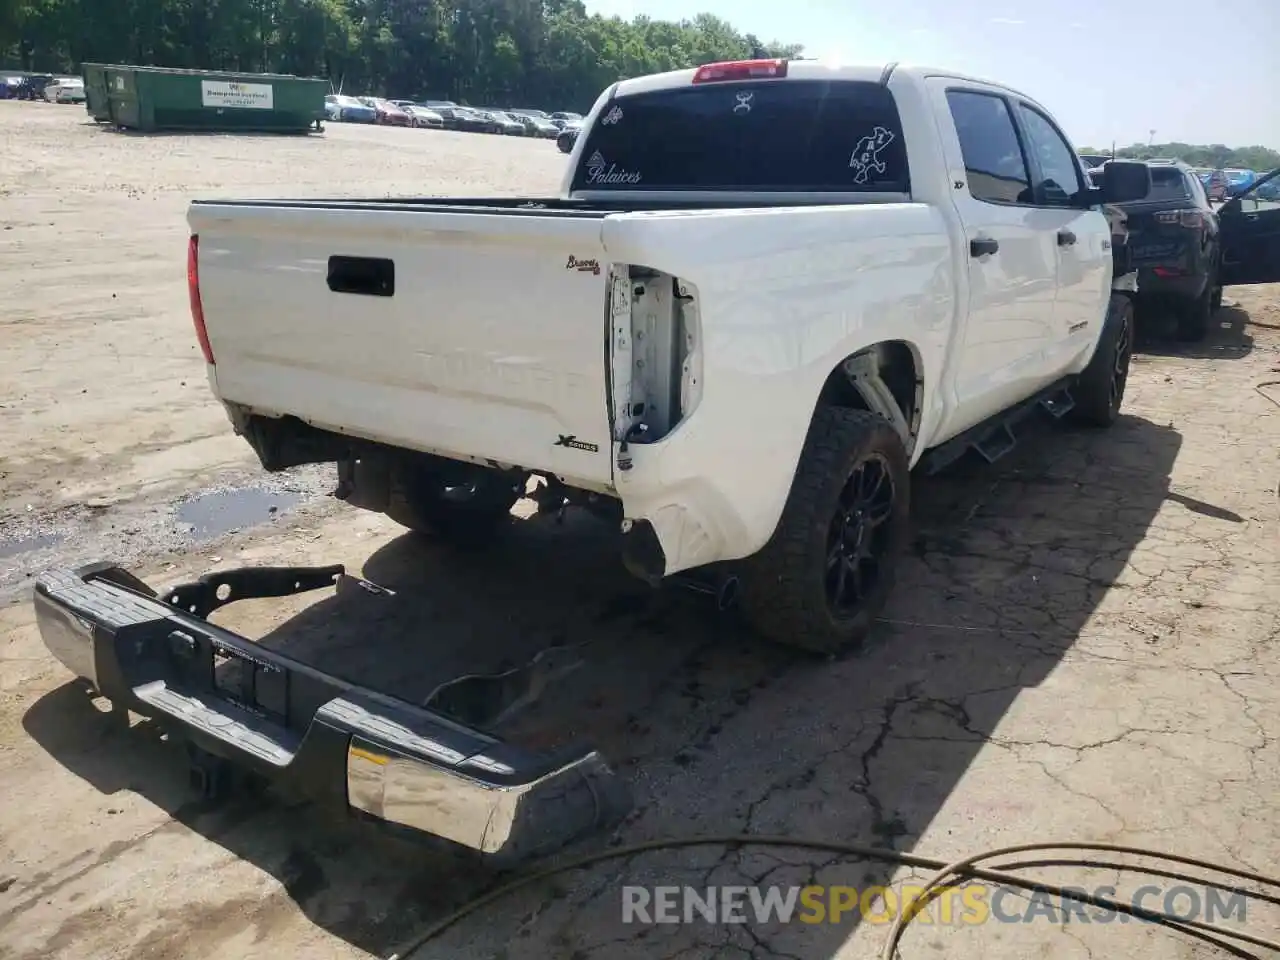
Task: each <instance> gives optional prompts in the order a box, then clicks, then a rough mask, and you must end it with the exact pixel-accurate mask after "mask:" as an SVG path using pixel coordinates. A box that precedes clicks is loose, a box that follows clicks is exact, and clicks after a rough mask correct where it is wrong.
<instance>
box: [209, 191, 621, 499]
mask: <svg viewBox="0 0 1280 960" xmlns="http://www.w3.org/2000/svg"><path fill="white" fill-rule="evenodd" d="M188 222H189V224H190V226H191V231H192V233H193V234H195V235H198V237H199V278H200V295H201V301H202V305H203V311H204V318H205V323H206V326H207V328H208V337H209V343H210V346H211V348H212V352H213V355H214V360H215V367H214V370H215V374H216V384H217V391H218V394H219V396H220V397H221V398H222V399H223V400H224V401H228V402H233V403H237V404H241V405H244V406H246V407H248V408H250V409H252V410H254V411H256V412H259V413H264V414H269V415H286V414H291V415H294V416H297V417H299V418H301V419H303V420H306V421H308V422H310V423H312V424H314V425H316V426H319V427H323V428H327V429H331V430H336V431H339V432H342V433H346V434H350V435H354V436H359V437H364V438H367V439H370V440H376V441H381V442H384V443H388V444H392V445H395V446H402V447H408V448H412V449H419V450H425V451H428V452H433V453H438V454H442V455H446V456H453V457H461V458H467V457H470V458H481V459H489V458H492V459H500V460H501V461H502V462H503V463H508V464H515V465H518V466H521V467H525V468H528V469H541V470H547V471H551V472H554V473H557V474H561V475H564V476H568V477H574V478H577V479H578V480H579V481H583V482H586V483H591V484H598V485H602V486H607V485H609V484H610V483H611V481H612V459H613V458H612V445H611V441H610V421H609V413H608V400H607V394H606V383H607V380H606V341H607V320H606V294H607V290H608V282H609V277H608V270H607V269H606V266H605V262H604V258H603V254H602V248H601V240H600V235H601V227H602V223H603V218H602V215H600V214H588V213H577V212H574V213H569V214H566V213H563V212H551V211H548V212H546V213H545V215H538V214H536V213H533V212H532V211H526V210H521V211H519V212H518V213H514V214H513V213H510V212H508V213H505V214H504V213H502V212H497V211H492V210H489V211H486V210H484V209H475V208H470V209H458V210H440V209H439V208H435V209H431V208H423V209H415V208H414V207H413V206H410V205H396V204H381V205H379V204H377V203H366V204H361V203H343V204H341V205H338V204H334V205H332V206H326V205H324V204H296V205H285V204H261V205H257V204H253V203H196V204H193V205H192V207H191V210H190V213H189V214H188ZM570 438H571V439H572V440H573V441H574V442H573V443H572V444H570V443H567V442H566V441H567V440H568V439H570Z"/></svg>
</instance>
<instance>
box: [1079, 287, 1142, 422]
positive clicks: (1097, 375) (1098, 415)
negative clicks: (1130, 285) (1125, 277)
mask: <svg viewBox="0 0 1280 960" xmlns="http://www.w3.org/2000/svg"><path fill="white" fill-rule="evenodd" d="M1133 326H1134V325H1133V300H1131V299H1130V298H1129V297H1126V296H1125V295H1124V294H1120V293H1113V294H1112V295H1111V303H1110V305H1109V307H1108V308H1107V316H1106V319H1105V320H1104V321H1103V324H1102V335H1101V336H1100V337H1099V338H1098V346H1097V348H1096V349H1095V350H1094V352H1093V359H1091V360H1090V361H1089V365H1088V366H1087V367H1085V369H1084V372H1083V373H1081V374H1080V379H1079V380H1077V381H1076V386H1075V390H1074V391H1072V392H1073V394H1074V399H1075V402H1076V405H1075V406H1074V407H1073V408H1072V409H1071V419H1072V420H1074V421H1075V422H1077V423H1082V424H1086V425H1088V426H1091V427H1109V426H1111V425H1112V424H1113V423H1115V422H1116V419H1117V418H1118V417H1119V416H1120V405H1121V403H1123V402H1124V388H1125V387H1126V386H1127V385H1128V383H1129V365H1130V363H1131V361H1132V360H1133Z"/></svg>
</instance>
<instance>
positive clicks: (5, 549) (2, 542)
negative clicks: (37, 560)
mask: <svg viewBox="0 0 1280 960" xmlns="http://www.w3.org/2000/svg"><path fill="white" fill-rule="evenodd" d="M63 539H64V537H63V535H62V534H60V533H28V534H24V535H23V536H18V537H0V560H3V559H6V558H9V557H20V556H22V555H23V554H24V553H34V552H35V551H37V550H43V549H44V548H45V547H52V546H56V545H57V544H59V543H61V542H62V541H63Z"/></svg>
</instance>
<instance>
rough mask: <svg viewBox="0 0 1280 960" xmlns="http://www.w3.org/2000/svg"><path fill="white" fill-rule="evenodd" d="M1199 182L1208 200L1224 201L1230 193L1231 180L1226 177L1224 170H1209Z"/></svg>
mask: <svg viewBox="0 0 1280 960" xmlns="http://www.w3.org/2000/svg"><path fill="white" fill-rule="evenodd" d="M1201 182H1202V183H1203V184H1204V191H1205V193H1206V194H1208V196H1209V199H1210V200H1215V201H1219V202H1221V201H1225V200H1226V199H1227V197H1228V196H1229V195H1230V193H1231V181H1230V180H1228V179H1227V172H1226V171H1225V170H1210V171H1209V175H1208V176H1207V177H1204V178H1202V180H1201Z"/></svg>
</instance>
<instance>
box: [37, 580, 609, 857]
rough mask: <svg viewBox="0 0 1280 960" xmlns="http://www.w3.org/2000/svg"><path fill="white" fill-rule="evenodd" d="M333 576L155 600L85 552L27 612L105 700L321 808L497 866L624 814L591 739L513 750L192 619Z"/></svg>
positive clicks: (199, 587) (211, 587)
mask: <svg viewBox="0 0 1280 960" xmlns="http://www.w3.org/2000/svg"><path fill="white" fill-rule="evenodd" d="M343 575H344V572H343V568H342V567H341V566H333V567H319V568H294V567H274V568H273V567H262V568H246V569H240V570H228V571H222V572H219V573H216V574H210V575H209V576H207V577H204V578H202V579H200V580H198V581H195V582H193V583H189V584H184V585H181V586H178V587H174V588H173V589H171V590H168V591H166V592H165V594H164V595H163V596H158V595H157V594H156V592H155V591H154V590H152V589H151V588H150V587H148V586H147V585H146V584H145V583H143V582H142V581H141V580H139V579H138V578H136V577H134V576H133V575H132V574H130V573H129V572H127V571H125V570H123V569H121V568H120V567H117V566H115V565H113V564H110V563H99V564H93V565H90V566H87V567H82V568H80V569H77V570H64V571H55V572H51V573H48V574H45V575H44V576H42V577H41V578H40V579H39V580H38V581H37V583H36V589H35V609H36V619H37V622H38V624H39V628H40V633H41V636H42V638H43V640H44V643H45V646H46V647H48V649H49V651H50V652H51V653H52V654H53V655H54V656H55V657H57V658H58V659H59V660H60V661H61V662H62V663H63V664H64V665H65V666H66V667H67V668H68V669H70V670H71V671H72V672H74V673H75V674H76V675H77V676H78V677H80V678H82V679H83V680H85V681H87V682H88V683H89V684H90V685H91V686H92V688H93V689H95V690H96V691H97V692H98V693H100V694H102V695H103V696H105V697H106V698H108V699H109V700H110V701H111V702H112V703H113V704H115V705H117V706H119V707H127V708H128V709H129V710H132V711H133V712H135V713H139V714H142V715H144V716H147V717H151V718H153V719H155V720H156V721H157V722H159V723H160V724H161V725H162V726H164V727H165V728H166V729H168V730H169V731H170V732H171V733H173V734H176V735H179V736H181V737H182V738H184V739H185V740H186V741H187V742H188V743H189V744H191V745H192V746H194V747H196V748H198V749H199V750H201V751H204V752H205V753H207V754H209V755H212V756H213V757H215V758H220V760H222V761H228V762H230V763H231V764H233V765H234V766H235V767H238V768H241V769H245V770H248V771H251V772H254V773H256V774H258V775H261V776H264V777H266V778H268V779H271V780H281V781H287V782H288V783H289V785H290V786H291V787H293V788H294V789H297V790H300V791H301V792H302V793H303V794H305V795H306V796H308V797H310V798H311V799H312V800H314V801H315V802H317V803H319V804H321V805H324V806H327V807H329V808H331V809H334V810H338V811H342V812H347V813H354V814H356V815H358V816H366V817H371V818H373V819H376V820H380V821H384V822H386V823H389V824H395V825H398V826H401V827H405V828H409V829H411V830H414V831H419V832H421V833H423V834H428V835H431V836H434V837H439V838H442V839H443V840H445V841H448V842H450V843H452V844H457V845H460V846H461V847H464V848H469V849H471V850H473V851H476V852H477V853H479V854H481V855H483V856H484V857H485V858H486V859H491V860H495V861H498V862H500V863H502V864H506V863H509V862H513V861H517V860H520V859H524V858H526V857H529V856H537V855H541V854H543V853H547V852H550V851H552V850H555V849H558V848H559V847H561V846H563V845H564V844H566V843H568V842H569V841H571V840H573V839H575V838H577V837H579V836H581V835H584V834H586V833H588V832H591V831H592V830H594V829H598V828H601V827H604V826H606V825H608V824H609V823H611V822H613V821H614V820H616V819H617V818H618V817H619V816H620V815H621V813H623V812H624V811H625V809H626V806H627V803H628V800H627V794H626V790H625V788H624V787H623V786H622V784H621V782H620V781H619V780H618V778H617V777H616V776H615V775H614V774H613V773H612V772H611V771H610V769H609V767H608V765H607V764H606V763H605V762H604V760H603V758H601V756H600V755H599V754H598V753H597V752H596V751H594V750H591V749H567V750H563V751H557V752H554V753H551V754H534V753H531V752H528V751H525V750H523V749H520V748H518V747H516V746H513V745H510V744H506V743H503V742H502V741H501V740H498V739H496V738H494V737H492V736H490V735H488V734H486V733H484V732H482V731H479V730H475V729H472V728H469V727H466V726H463V725H461V724H458V723H455V722H453V721H452V720H450V719H448V718H446V717H444V716H442V715H440V714H438V713H435V712H433V711H430V710H426V709H424V708H422V707H420V706H417V705H415V704H411V703H408V702H406V701H403V700H398V699H396V698H393V697H389V696H387V695H385V694H380V693H377V692H375V691H373V690H369V689H366V688H363V687H359V686H356V685H355V684H352V683H348V682H347V681H345V680H342V679H340V678H338V677H334V676H331V675H328V674H325V673H323V672H321V671H320V670H317V669H315V668H314V667H311V666H308V665H307V664H304V663H301V662H299V661H297V660H294V659H292V658H291V657H288V656H286V655H284V654H281V653H277V652H275V651H271V650H266V649H264V648H262V647H260V646H258V645H257V644H255V643H253V642H252V641H250V640H247V639H246V638H244V637H241V636H239V635H237V634H235V633H232V632H230V631H228V630H224V629H222V628H221V627H218V626H216V625H215V624H212V623H210V622H209V621H208V620H207V619H205V618H206V617H207V616H208V615H209V613H211V612H212V611H213V610H214V609H216V608H217V607H219V606H221V605H223V604H225V603H230V602H232V601H234V600H241V599H245V598H248V597H279V596H287V595H290V594H293V593H298V592H301V591H304V590H313V589H318V588H320V587H325V586H332V585H333V584H334V583H335V582H336V580H337V579H338V578H339V577H341V576H343ZM220 594H221V596H220ZM228 664H230V667H228ZM215 665H218V667H219V668H218V669H217V670H215ZM229 677H230V679H228V678H229Z"/></svg>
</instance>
